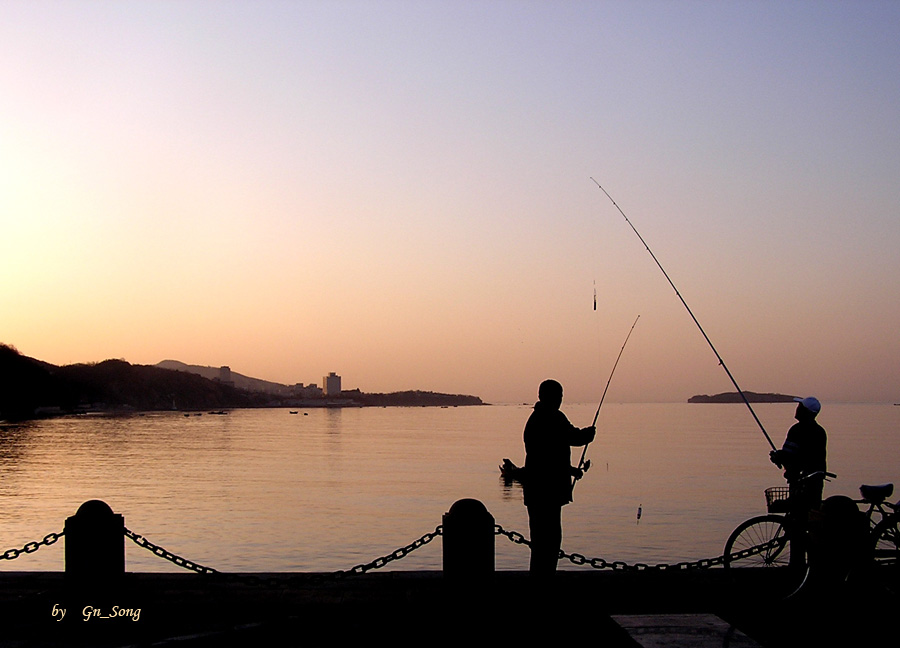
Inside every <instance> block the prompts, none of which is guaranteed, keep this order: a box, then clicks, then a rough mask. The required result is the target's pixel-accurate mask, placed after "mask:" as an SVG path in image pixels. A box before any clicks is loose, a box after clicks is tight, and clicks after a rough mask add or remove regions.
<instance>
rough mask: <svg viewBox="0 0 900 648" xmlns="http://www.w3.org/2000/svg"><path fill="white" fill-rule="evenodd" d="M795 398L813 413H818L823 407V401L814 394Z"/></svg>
mask: <svg viewBox="0 0 900 648" xmlns="http://www.w3.org/2000/svg"><path fill="white" fill-rule="evenodd" d="M794 400H795V401H796V402H798V403H800V404H801V405H803V407H805V408H806V409H808V410H809V411H810V412H812V413H813V414H818V413H819V411H820V410H821V409H822V403H820V402H819V399H818V398H814V397H812V396H807V397H806V398H795V399H794Z"/></svg>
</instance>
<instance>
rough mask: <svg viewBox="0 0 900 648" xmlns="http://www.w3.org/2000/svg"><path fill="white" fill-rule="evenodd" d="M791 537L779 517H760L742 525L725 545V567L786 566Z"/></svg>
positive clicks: (782, 519) (781, 518)
mask: <svg viewBox="0 0 900 648" xmlns="http://www.w3.org/2000/svg"><path fill="white" fill-rule="evenodd" d="M789 545H790V537H789V535H788V532H787V529H785V527H784V518H783V517H782V516H780V515H760V516H758V517H754V518H750V519H749V520H747V521H745V522H743V523H741V524H740V525H738V527H737V528H736V529H735V530H734V531H733V532H732V533H731V536H729V538H728V541H727V542H726V543H725V552H724V554H723V557H724V563H723V564H724V565H725V567H787V565H788V562H789V560H790V555H791V552H790V548H789Z"/></svg>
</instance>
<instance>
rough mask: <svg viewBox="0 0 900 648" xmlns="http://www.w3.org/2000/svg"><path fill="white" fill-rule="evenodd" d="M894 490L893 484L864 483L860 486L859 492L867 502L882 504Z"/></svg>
mask: <svg viewBox="0 0 900 648" xmlns="http://www.w3.org/2000/svg"><path fill="white" fill-rule="evenodd" d="M893 492H894V485H893V484H877V485H867V484H863V485H862V486H860V487H859V494H860V495H862V498H863V499H864V500H866V501H867V502H872V503H873V504H881V503H882V502H884V500H886V499H887V498H888V497H890V496H891V493H893Z"/></svg>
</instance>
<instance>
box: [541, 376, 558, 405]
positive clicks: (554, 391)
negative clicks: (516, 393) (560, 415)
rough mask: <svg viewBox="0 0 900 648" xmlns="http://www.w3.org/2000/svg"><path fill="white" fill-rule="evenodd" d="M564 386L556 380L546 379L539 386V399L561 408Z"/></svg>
mask: <svg viewBox="0 0 900 648" xmlns="http://www.w3.org/2000/svg"><path fill="white" fill-rule="evenodd" d="M562 399H563V388H562V385H560V384H559V383H558V382H556V381H555V380H545V381H544V382H542V383H541V386H540V387H538V400H539V401H541V402H542V403H543V404H544V405H546V406H548V407H555V408H559V406H560V405H562Z"/></svg>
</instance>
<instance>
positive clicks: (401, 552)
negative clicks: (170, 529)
mask: <svg viewBox="0 0 900 648" xmlns="http://www.w3.org/2000/svg"><path fill="white" fill-rule="evenodd" d="M443 532H444V530H443V526H441V525H438V526H437V528H435V530H434V531H433V532H431V533H426V534H425V535H423V536H422V537H421V538H419V539H418V540H415V541H413V542H411V543H410V544H408V545H406V546H405V547H401V548H399V549H396V550H395V551H393V552H391V553H389V554H388V555H386V556H382V557H380V558H376V559H375V560H373V561H372V562H369V563H365V564H361V565H357V566H356V567H353V568H352V569H349V570H346V571H336V572H334V573H333V576H337V577H340V576H347V575H349V574H364V573H366V572H367V571H370V570H372V569H380V568H381V567H384V566H385V565H387V564H388V563H390V562H392V561H394V560H400V559H401V558H405V557H406V556H408V555H409V554H410V553H411V552H413V551H415V550H416V549H418V548H420V547H423V546H425V545H427V544H428V543H429V542H431V541H432V540H434V539H435V538H436V537H437V536H439V535H442V534H443ZM125 536H126V537H128V538H130V539H131V540H132V541H133V542H134V543H135V544H136V545H138V546H139V547H143V548H144V549H147V550H149V551H151V552H152V553H154V554H155V555H157V556H159V557H160V558H164V559H166V560H168V561H171V562H173V563H175V564H176V565H178V566H179V567H184V568H185V569H190V570H192V571H195V572H197V573H199V574H210V575H212V574H215V575H219V576H223V575H224V574H222V572H219V571H218V570H215V569H213V568H212V567H204V566H203V565H200V564H199V563H195V562H192V561H190V560H187V559H186V558H182V557H181V556H178V555H176V554H173V553H172V552H170V551H167V550H166V549H163V548H162V547H160V546H159V545H156V544H153V543H152V542H150V541H149V540H147V539H146V538H145V537H143V536H141V535H138V534H136V533H134V532H133V531H131V530H130V529H127V528H126V529H125ZM228 577H229V578H237V579H240V580H246V581H248V582H259V581H260V580H263V579H259V578H255V577H247V576H244V577H241V576H239V575H237V574H228Z"/></svg>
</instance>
